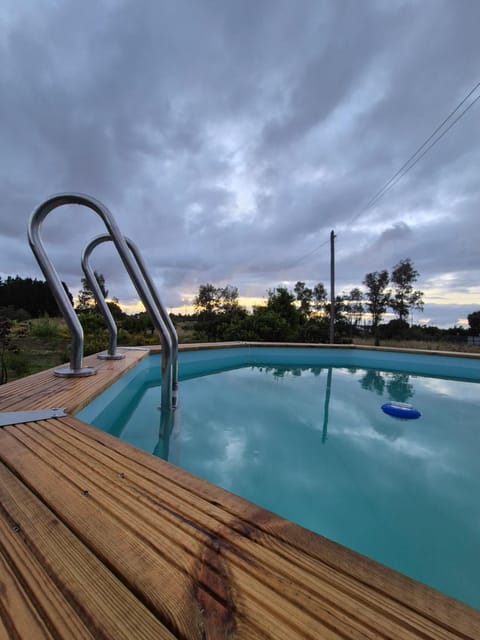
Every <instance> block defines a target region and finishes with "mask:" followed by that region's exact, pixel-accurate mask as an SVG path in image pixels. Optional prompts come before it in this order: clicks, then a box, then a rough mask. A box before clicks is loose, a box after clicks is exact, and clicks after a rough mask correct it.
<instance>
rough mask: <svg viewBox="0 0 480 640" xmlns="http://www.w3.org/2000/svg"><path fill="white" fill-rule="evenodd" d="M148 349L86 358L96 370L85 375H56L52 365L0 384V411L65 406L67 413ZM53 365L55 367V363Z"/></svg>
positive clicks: (112, 379)
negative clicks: (119, 355) (110, 357)
mask: <svg viewBox="0 0 480 640" xmlns="http://www.w3.org/2000/svg"><path fill="white" fill-rule="evenodd" d="M148 353H149V352H148V351H147V350H136V349H131V350H125V356H126V357H125V359H123V360H100V359H98V358H97V357H96V356H89V357H87V358H85V360H84V364H85V366H95V367H96V368H97V374H96V375H94V376H89V377H85V378H59V377H57V376H55V375H54V369H48V370H47V371H41V372H40V373H37V374H34V375H32V376H29V377H28V378H22V379H20V380H15V381H14V382H9V383H8V384H6V385H2V386H0V411H21V410H23V409H41V408H49V407H52V406H65V407H67V408H68V410H69V412H70V413H75V412H76V411H79V410H80V409H81V408H82V407H84V406H85V405H86V404H88V402H90V401H91V400H92V399H93V398H95V397H96V396H97V395H99V394H100V393H102V391H104V390H105V389H106V388H108V387H109V386H110V385H111V384H113V382H115V381H116V380H118V378H120V377H121V376H122V375H123V374H124V373H126V372H127V371H129V370H130V369H131V368H132V367H134V366H135V365H136V364H137V363H138V362H140V361H141V360H142V359H143V358H145V357H147V356H148ZM55 368H56V367H55Z"/></svg>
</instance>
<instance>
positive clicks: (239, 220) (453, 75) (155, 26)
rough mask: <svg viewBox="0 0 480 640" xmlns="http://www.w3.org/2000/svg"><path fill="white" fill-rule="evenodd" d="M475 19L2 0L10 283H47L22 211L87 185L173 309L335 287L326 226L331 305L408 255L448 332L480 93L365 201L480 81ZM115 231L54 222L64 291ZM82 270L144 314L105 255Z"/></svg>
mask: <svg viewBox="0 0 480 640" xmlns="http://www.w3.org/2000/svg"><path fill="white" fill-rule="evenodd" d="M479 24H480V2H478V0H417V1H416V0H331V1H329V0H296V1H293V0H188V1H186V0H175V1H173V0H172V1H167V0H131V1H130V0H125V1H122V0H98V1H97V2H91V3H90V2H83V3H81V2H78V1H77V0H42V1H41V2H38V0H21V1H20V2H19V1H18V0H3V1H2V3H1V5H0V52H1V64H0V141H1V154H0V189H1V200H0V216H1V218H0V225H1V226H0V232H1V235H0V275H1V276H2V277H4V276H6V275H16V274H19V275H21V276H23V277H26V276H36V277H40V271H39V269H38V267H37V265H36V262H35V259H34V257H33V254H32V253H31V251H30V248H29V247H28V243H27V239H26V230H27V225H28V220H29V217H30V214H31V212H32V210H33V209H34V208H35V207H36V206H37V205H38V204H40V202H42V200H44V199H45V198H46V197H48V196H49V195H51V194H54V193H58V192H63V191H76V192H83V193H87V194H90V195H92V196H94V197H96V198H97V199H99V200H100V201H102V202H103V203H104V204H105V205H106V206H107V207H108V208H109V209H110V210H111V211H112V213H113V214H114V216H115V217H116V219H117V222H118V224H119V225H120V228H121V229H122V231H123V233H124V234H125V235H127V236H129V237H130V238H131V239H132V240H134V241H135V242H136V244H137V245H138V246H139V247H140V249H141V251H142V254H143V256H144V258H145V260H146V262H147V264H148V266H149V268H150V270H151V273H152V275H153V277H154V280H155V282H156V284H157V286H158V288H159V290H160V293H161V295H162V297H163V299H164V301H165V303H166V304H167V305H168V306H170V307H180V306H182V305H188V304H189V302H190V301H191V298H192V296H193V295H194V294H195V293H196V292H197V291H198V286H199V285H200V284H201V283H206V282H212V283H213V284H215V285H217V286H220V285H224V284H232V285H236V286H237V287H238V288H239V292H240V295H241V296H243V297H245V298H248V299H251V298H256V297H261V296H264V295H265V292H266V290H267V289H268V288H271V287H274V286H276V285H278V284H281V283H282V284H287V285H288V286H293V284H294V283H295V282H296V281H297V280H304V281H306V282H307V283H309V284H311V285H313V284H315V283H316V282H319V281H323V282H325V283H328V282H329V247H328V239H329V233H330V230H331V229H334V230H335V232H336V235H337V240H336V258H337V260H336V274H337V284H336V288H337V291H338V292H341V291H342V290H349V289H350V288H352V287H354V286H359V285H361V283H362V280H363V278H364V276H365V274H366V273H367V272H369V271H375V270H380V269H384V268H386V269H391V267H392V266H393V265H395V264H396V263H397V262H398V261H399V260H400V259H402V258H405V257H410V258H411V259H412V260H413V262H414V264H415V266H416V268H417V269H418V271H419V272H420V279H419V282H418V286H419V288H420V289H422V290H423V291H424V292H425V302H426V305H425V312H424V313H423V314H416V317H415V320H421V319H422V318H423V320H424V321H427V320H430V321H431V322H432V323H433V324H436V325H439V326H452V325H454V324H455V323H457V322H459V321H460V320H461V319H462V318H465V317H466V315H467V314H468V313H470V312H471V311H474V310H478V309H480V282H479V280H480V225H479V217H478V216H479V208H480V173H479V168H480V145H479V142H480V100H479V101H478V103H476V104H475V105H474V106H472V107H471V108H470V109H469V110H468V112H467V113H465V115H464V116H463V117H462V118H461V119H460V120H459V121H458V123H457V124H455V125H454V126H453V127H452V128H451V130H450V131H448V133H446V135H445V136H444V137H443V138H442V139H441V140H440V141H439V142H438V144H436V145H435V146H434V147H433V148H432V150H431V151H429V152H428V153H427V154H426V155H425V156H424V157H423V158H422V159H421V160H420V161H419V162H418V164H416V165H415V167H413V168H412V169H411V170H410V171H408V173H407V174H406V175H405V176H404V177H403V178H402V179H401V180H400V181H399V182H398V183H397V184H396V185H395V186H394V187H393V188H392V189H390V190H389V191H388V192H387V193H386V194H385V195H384V197H382V198H381V199H380V200H378V202H377V203H376V204H375V205H374V206H373V207H369V208H366V205H367V204H368V203H369V201H370V200H371V199H372V197H373V196H374V195H375V194H376V193H377V192H378V190H379V189H381V187H382V186H383V185H384V184H385V183H386V182H387V181H388V180H389V179H390V178H391V177H392V176H393V175H394V174H395V172H396V171H397V170H398V169H399V168H400V167H401V166H402V165H403V163H404V162H405V161H406V160H407V159H408V158H409V157H410V156H411V155H412V154H413V153H414V152H415V151H416V150H417V148H418V147H419V146H420V145H421V144H422V143H423V142H424V141H425V140H426V139H427V138H428V136H430V134H431V133H432V132H433V131H434V130H435V128H436V127H437V126H438V125H439V124H440V123H441V122H442V121H443V120H444V118H446V116H448V114H449V113H450V112H451V111H452V110H453V109H455V107H456V106H457V105H458V104H459V102H460V101H461V100H462V99H463V98H464V97H465V96H466V95H467V94H468V93H469V91H470V90H471V89H472V88H473V87H475V85H476V84H477V83H478V82H479V81H480V38H479V36H478V25H479ZM478 95H480V88H478V89H477V90H476V91H475V92H474V93H473V94H472V96H471V97H470V98H469V99H468V100H467V101H466V102H465V103H464V104H463V106H462V107H461V109H460V110H459V111H457V112H456V114H455V117H456V116H458V115H459V114H460V113H461V112H462V110H463V109H464V108H465V107H467V106H468V105H469V103H470V102H471V101H472V100H474V99H475V97H476V96H478ZM452 120H453V118H452V119H451V120H449V121H448V123H447V124H450V123H451V122H452ZM103 231H104V227H103V226H102V222H101V221H100V219H99V218H97V217H96V215H95V214H94V213H92V212H90V211H89V210H87V209H83V208H81V207H62V208H59V209H57V210H55V211H54V212H52V213H51V214H50V215H49V216H48V218H47V220H46V221H45V223H44V225H43V227H42V237H43V238H44V240H45V243H46V246H47V249H48V251H49V252H50V255H51V256H52V258H53V260H54V262H55V266H56V267H57V269H58V272H59V274H60V276H61V278H62V279H63V280H65V281H66V282H67V284H68V285H69V287H70V289H71V290H72V292H76V291H77V290H78V288H79V286H80V278H81V275H82V273H81V268H80V254H81V250H82V249H83V247H84V246H85V244H86V243H87V242H88V241H89V240H90V239H91V238H92V237H93V236H95V235H97V234H98V233H102V232H103ZM92 266H93V267H94V268H96V269H97V270H99V271H101V272H103V273H104V275H105V278H106V281H107V286H108V288H109V290H110V295H113V296H117V297H118V298H120V301H121V302H123V303H125V304H127V303H133V302H134V300H135V293H134V290H133V287H132V286H131V284H130V283H129V282H128V280H127V278H126V275H125V271H124V269H123V267H122V266H121V264H120V261H119V258H118V257H117V256H116V255H115V253H114V251H113V250H112V248H111V247H110V246H109V245H102V246H101V247H99V248H98V249H97V250H96V251H95V253H94V255H93V256H92Z"/></svg>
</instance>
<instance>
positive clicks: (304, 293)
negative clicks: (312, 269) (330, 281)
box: [293, 281, 313, 318]
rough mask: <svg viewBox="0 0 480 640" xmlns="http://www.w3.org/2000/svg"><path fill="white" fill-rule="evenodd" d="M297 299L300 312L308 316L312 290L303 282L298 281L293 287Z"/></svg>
mask: <svg viewBox="0 0 480 640" xmlns="http://www.w3.org/2000/svg"><path fill="white" fill-rule="evenodd" d="M293 290H294V292H295V295H296V298H297V301H298V302H300V311H301V313H302V314H303V315H304V316H305V317H306V318H308V317H309V316H310V314H311V312H312V301H313V291H312V289H310V288H309V287H307V286H305V282H300V281H298V282H297V283H296V285H295V286H294V288H293Z"/></svg>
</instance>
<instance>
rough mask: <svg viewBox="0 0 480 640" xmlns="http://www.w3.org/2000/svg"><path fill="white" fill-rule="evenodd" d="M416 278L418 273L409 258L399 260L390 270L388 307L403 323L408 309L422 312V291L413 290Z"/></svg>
mask: <svg viewBox="0 0 480 640" xmlns="http://www.w3.org/2000/svg"><path fill="white" fill-rule="evenodd" d="M418 276H419V273H418V271H417V270H416V269H415V267H414V266H413V262H412V261H411V260H410V258H405V259H404V260H400V262H399V263H397V264H396V265H395V266H394V267H393V269H392V273H391V276H390V280H391V282H392V285H393V295H392V297H391V299H390V302H389V306H390V308H391V309H392V310H393V312H394V313H395V314H396V315H397V316H398V319H399V320H403V321H404V322H406V321H407V320H408V316H409V314H410V309H418V310H420V311H423V298H422V296H423V291H418V290H414V289H413V284H414V282H416V281H417V280H418Z"/></svg>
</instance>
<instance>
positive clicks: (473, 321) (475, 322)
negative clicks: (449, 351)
mask: <svg viewBox="0 0 480 640" xmlns="http://www.w3.org/2000/svg"><path fill="white" fill-rule="evenodd" d="M467 320H468V324H469V326H470V329H471V331H472V333H473V335H474V336H478V335H480V311H474V312H473V313H469V314H468V316H467Z"/></svg>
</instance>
